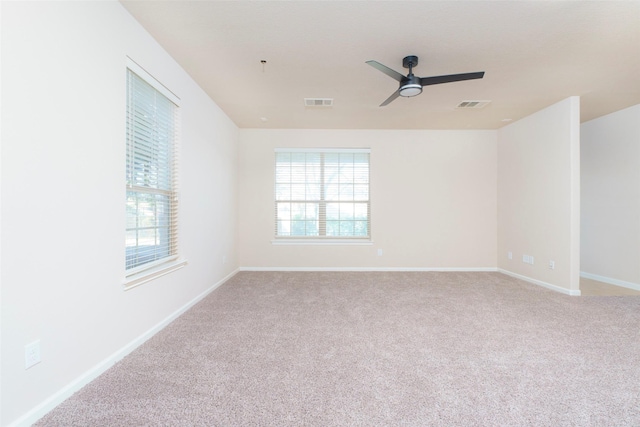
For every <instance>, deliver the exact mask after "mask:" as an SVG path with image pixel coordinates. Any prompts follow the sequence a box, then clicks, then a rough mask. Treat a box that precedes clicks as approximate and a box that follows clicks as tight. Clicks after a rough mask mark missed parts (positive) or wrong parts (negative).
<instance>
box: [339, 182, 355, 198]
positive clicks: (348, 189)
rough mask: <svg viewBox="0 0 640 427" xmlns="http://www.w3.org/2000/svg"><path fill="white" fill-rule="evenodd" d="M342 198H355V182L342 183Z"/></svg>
mask: <svg viewBox="0 0 640 427" xmlns="http://www.w3.org/2000/svg"><path fill="white" fill-rule="evenodd" d="M340 200H349V201H350V200H353V184H340Z"/></svg>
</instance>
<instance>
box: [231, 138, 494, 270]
mask: <svg viewBox="0 0 640 427" xmlns="http://www.w3.org/2000/svg"><path fill="white" fill-rule="evenodd" d="M276 147H352V148H357V147H366V148H371V217H372V219H371V234H372V239H373V241H374V244H373V245H370V246H300V245H295V246H282V245H272V243H271V241H272V240H273V238H274V222H275V220H274V214H275V213H274V202H273V179H274V178H273V174H274V148H276ZM239 150H240V151H239V183H238V185H239V214H240V218H239V232H238V233H239V263H240V265H241V266H242V267H247V268H345V269H348V268H362V269H377V268H380V269H386V268H392V269H393V268H397V269H412V268H416V269H428V268H442V269H464V268H471V269H482V268H490V269H495V266H496V132H495V131H391V130H389V131H380V130H375V131H366V130H252V129H242V130H240V148H239ZM378 249H382V250H383V255H382V256H378V255H377V250H378Z"/></svg>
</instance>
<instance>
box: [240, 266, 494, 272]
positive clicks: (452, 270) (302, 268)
mask: <svg viewBox="0 0 640 427" xmlns="http://www.w3.org/2000/svg"><path fill="white" fill-rule="evenodd" d="M238 270H240V271H451V272H456V271H458V272H464V271H471V272H482V271H494V272H495V271H498V269H497V268H495V267H472V268H429V267H240V268H239V269H238Z"/></svg>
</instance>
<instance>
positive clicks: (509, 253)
mask: <svg viewBox="0 0 640 427" xmlns="http://www.w3.org/2000/svg"><path fill="white" fill-rule="evenodd" d="M507 259H513V252H511V251H509V252H507Z"/></svg>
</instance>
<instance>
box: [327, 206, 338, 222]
mask: <svg viewBox="0 0 640 427" xmlns="http://www.w3.org/2000/svg"><path fill="white" fill-rule="evenodd" d="M326 215H327V220H338V219H340V203H327V214H326Z"/></svg>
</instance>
